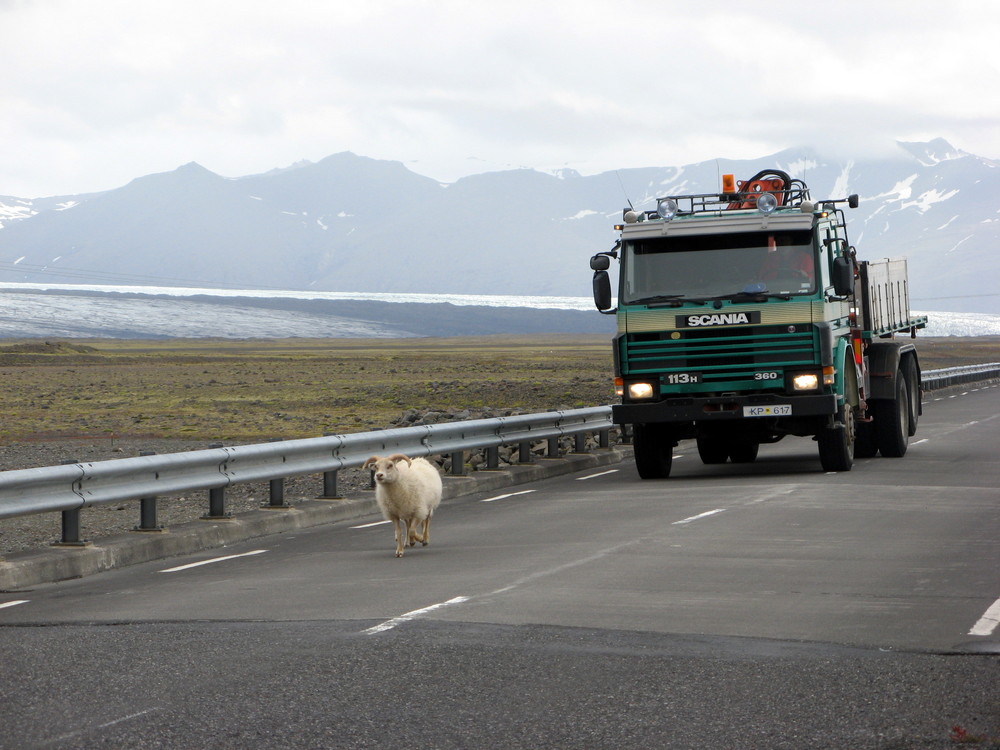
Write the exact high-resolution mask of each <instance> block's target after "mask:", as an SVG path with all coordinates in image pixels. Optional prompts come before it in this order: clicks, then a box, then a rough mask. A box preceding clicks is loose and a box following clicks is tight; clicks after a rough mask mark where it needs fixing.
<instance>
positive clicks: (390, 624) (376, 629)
mask: <svg viewBox="0 0 1000 750" xmlns="http://www.w3.org/2000/svg"><path fill="white" fill-rule="evenodd" d="M467 601H469V597H467V596H456V597H455V598H454V599H449V600H448V601H446V602H439V603H438V604H432V605H431V606H429V607H424V608H423V609H415V610H413V611H412V612H407V613H406V614H403V615H400V616H399V617H393V618H392V619H391V620H386V621H385V622H383V623H381V624H379V625H373V626H372V627H370V628H368V629H367V630H363V631H362V632H363V633H366V634H368V635H375V634H376V633H384V632H385V631H386V630H392V629H393V628H394V627H396V626H397V625H402V624H403V623H404V622H409V621H410V620H415V619H416V618H418V617H420V615H426V614H427V613H428V612H433V611H434V610H436V609H441V608H442V607H448V606H451V605H452V604H461V603H462V602H467Z"/></svg>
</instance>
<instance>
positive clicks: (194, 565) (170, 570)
mask: <svg viewBox="0 0 1000 750" xmlns="http://www.w3.org/2000/svg"><path fill="white" fill-rule="evenodd" d="M265 552H267V550H266V549H255V550H254V551H253V552H244V553H242V554H239V555H226V556H225V557H213V558H212V559H211V560H202V561H201V562H194V563H188V564H187V565H178V566H177V567H176V568H167V569H165V570H161V571H159V572H160V573H176V572H178V571H180V570H187V569H188V568H198V567H201V566H202V565H211V564H212V563H217V562H223V561H224V560H235V559H236V558H237V557H250V556H251V555H262V554H264V553H265Z"/></svg>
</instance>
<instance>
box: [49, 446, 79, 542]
mask: <svg viewBox="0 0 1000 750" xmlns="http://www.w3.org/2000/svg"><path fill="white" fill-rule="evenodd" d="M61 463H62V465H63V466H69V465H71V464H77V463H79V461H77V460H76V459H75V458H73V459H67V460H65V461H62V462H61ZM60 515H61V516H62V519H61V520H62V524H61V526H62V535H61V537H60V539H59V541H58V542H53V543H52V544H53V546H55V547H86V546H87V544H88V542H86V541H84V540H82V539H80V509H79V508H73V509H71V510H64V511H62V513H61V514H60Z"/></svg>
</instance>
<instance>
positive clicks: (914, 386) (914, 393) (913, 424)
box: [899, 357, 920, 437]
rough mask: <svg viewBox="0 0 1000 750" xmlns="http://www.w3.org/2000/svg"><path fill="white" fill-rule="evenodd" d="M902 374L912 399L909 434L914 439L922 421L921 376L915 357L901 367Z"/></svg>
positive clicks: (909, 400)
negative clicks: (919, 421)
mask: <svg viewBox="0 0 1000 750" xmlns="http://www.w3.org/2000/svg"><path fill="white" fill-rule="evenodd" d="M899 369H900V372H902V373H903V374H904V375H905V376H906V388H907V392H908V393H909V396H910V398H909V399H908V402H907V403H908V404H909V407H910V425H909V430H908V434H909V435H910V437H913V436H914V435H916V434H917V421H918V420H919V419H920V376H919V375H918V374H917V363H916V362H915V361H914V359H913V357H906V358H904V359H903V363H902V365H901V366H900V368H899Z"/></svg>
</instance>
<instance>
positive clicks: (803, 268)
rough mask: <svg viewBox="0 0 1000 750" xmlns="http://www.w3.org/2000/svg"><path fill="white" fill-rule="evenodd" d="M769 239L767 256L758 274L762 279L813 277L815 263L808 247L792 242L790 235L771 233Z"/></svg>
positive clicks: (807, 278)
mask: <svg viewBox="0 0 1000 750" xmlns="http://www.w3.org/2000/svg"><path fill="white" fill-rule="evenodd" d="M767 239H768V243H767V257H765V259H764V262H763V264H762V265H761V267H760V271H759V274H758V275H759V278H760V279H761V280H762V281H773V280H774V279H801V280H811V279H812V278H813V272H814V270H815V264H814V263H813V257H812V253H811V252H810V251H809V248H808V247H804V246H802V245H795V244H792V238H791V237H788V236H781V235H778V236H777V237H775V236H774V235H771V236H769V237H768V238H767Z"/></svg>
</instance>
